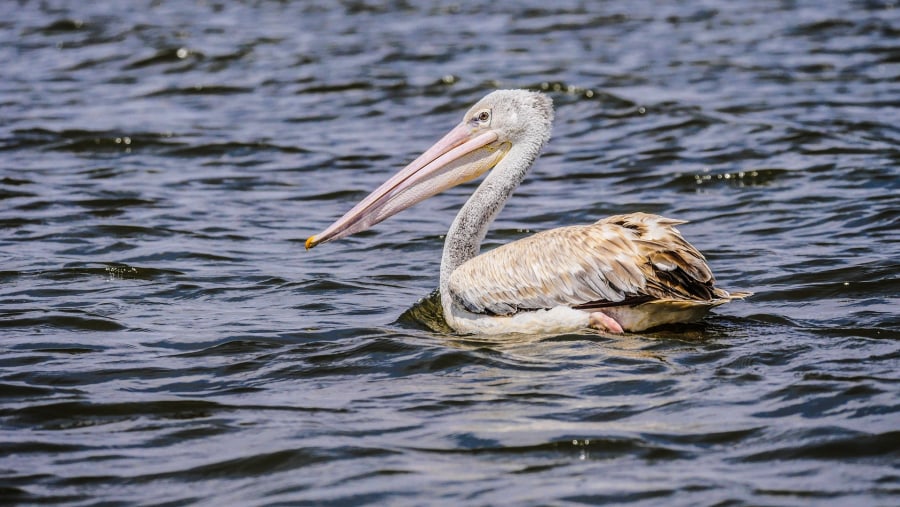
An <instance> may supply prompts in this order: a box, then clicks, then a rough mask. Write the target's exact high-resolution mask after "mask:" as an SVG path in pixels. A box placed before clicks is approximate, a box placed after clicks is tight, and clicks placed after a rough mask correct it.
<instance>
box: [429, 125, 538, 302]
mask: <svg viewBox="0 0 900 507" xmlns="http://www.w3.org/2000/svg"><path fill="white" fill-rule="evenodd" d="M541 144H543V143H534V144H531V143H527V144H523V145H519V146H513V147H512V148H510V150H509V153H507V154H506V156H505V157H503V160H501V161H500V163H498V164H497V166H496V167H494V168H493V169H492V170H491V172H490V173H489V174H488V176H487V177H486V178H485V179H484V181H482V182H481V185H478V188H477V189H476V190H475V192H474V193H473V194H472V196H471V197H469V200H468V201H466V203H465V204H464V205H463V207H462V209H460V210H459V213H458V214H457V215H456V218H455V219H454V220H453V224H451V225H450V230H448V231H447V238H446V239H445V240H444V253H443V256H442V258H441V285H440V291H441V294H442V295H443V294H447V289H448V287H449V285H450V274H451V273H453V271H454V270H455V269H456V268H458V267H459V265H460V264H462V263H464V262H466V261H467V260H469V259H471V258H473V257H475V256H476V255H478V253H479V251H480V250H481V242H482V241H483V240H484V236H485V234H487V231H488V228H489V227H490V225H491V223H492V222H493V221H494V218H496V217H497V214H499V213H500V210H502V209H503V206H504V205H505V204H506V201H507V200H508V199H509V197H510V196H511V195H512V193H513V191H514V190H515V189H516V187H518V186H519V184H520V183H522V179H524V178H525V174H526V173H527V172H528V169H529V168H530V167H531V164H532V163H534V160H535V158H537V155H538V153H539V152H540V148H541Z"/></svg>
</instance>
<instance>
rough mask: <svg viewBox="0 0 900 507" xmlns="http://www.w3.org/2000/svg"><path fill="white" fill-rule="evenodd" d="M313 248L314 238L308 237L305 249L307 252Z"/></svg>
mask: <svg viewBox="0 0 900 507" xmlns="http://www.w3.org/2000/svg"><path fill="white" fill-rule="evenodd" d="M314 246H316V237H315V236H310V237H309V239H307V240H306V249H307V250H309V249H310V248H312V247H314Z"/></svg>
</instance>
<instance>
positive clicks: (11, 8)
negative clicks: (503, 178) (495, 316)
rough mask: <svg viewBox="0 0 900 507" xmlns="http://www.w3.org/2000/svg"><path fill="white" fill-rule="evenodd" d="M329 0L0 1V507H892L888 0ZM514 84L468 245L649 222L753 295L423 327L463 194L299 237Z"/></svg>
mask: <svg viewBox="0 0 900 507" xmlns="http://www.w3.org/2000/svg"><path fill="white" fill-rule="evenodd" d="M314 4H318V2H317V3H313V2H308V3H306V2H291V3H287V2H284V3H273V2H259V3H256V2H229V3H216V2H175V1H153V2H131V3H129V4H127V6H125V5H122V6H113V5H112V4H106V3H104V2H96V3H92V2H65V1H58V2H21V3H15V4H13V3H7V4H6V9H7V15H6V16H4V17H3V20H2V21H0V37H2V41H0V42H2V44H0V62H2V71H0V72H2V76H3V78H2V79H0V117H2V119H0V152H2V155H0V164H2V166H0V202H2V206H0V280H2V284H0V329H2V334H0V337H2V340H0V365H2V366H0V400H2V401H0V498H2V499H3V503H20V504H67V505H100V504H103V505H126V504H137V505H141V504H144V505H147V504H168V505H189V504H200V505H276V504H290V505H298V504H326V505H358V504H376V505H385V504H390V505H422V504H444V505H547V504H551V505H582V504H603V503H615V504H634V505H660V504H666V505H896V504H897V503H898V497H900V470H898V468H897V463H898V455H900V451H898V449H900V415H898V407H900V403H898V401H900V400H898V385H900V375H898V373H897V371H898V365H900V341H898V338H900V332H898V329H900V317H898V311H897V308H898V301H900V282H898V274H900V241H898V240H900V232H898V231H900V227H898V225H900V197H898V196H900V192H898V189H900V171H898V165H900V147H898V143H900V128H898V125H900V89H898V82H900V44H898V41H900V37H898V35H900V9H898V6H897V4H896V3H895V2H878V1H860V2H812V1H810V2H806V1H798V2H772V1H770V2H752V3H749V2H699V3H678V4H675V5H659V4H658V3H657V2H652V1H637V2H633V1H629V2H602V3H597V4H594V3H586V2H585V3H582V2H561V3H559V2H556V3H547V2H537V1H529V2H519V3H518V5H517V6H511V5H502V6H501V5H499V4H490V5H487V6H479V5H477V4H476V3H466V2H463V3H457V4H452V5H441V4H439V3H438V2H433V3H426V2H412V3H401V2H398V3H390V2H349V1H348V2H340V3H338V2H333V3H331V4H327V5H314ZM498 87H508V88H531V89H542V90H545V91H546V92H547V93H549V94H550V95H551V96H552V97H553V99H554V101H555V103H556V106H557V121H556V125H555V128H554V137H553V139H552V140H551V143H550V145H549V146H548V147H547V149H546V151H545V153H544V156H543V157H542V158H541V159H540V160H539V161H538V163H537V165H536V167H535V168H534V170H533V171H532V173H531V175H530V177H529V178H528V179H527V180H526V182H525V183H524V185H523V186H522V187H521V189H520V190H519V191H518V193H517V194H516V196H515V197H514V198H513V199H512V200H511V201H510V203H509V205H508V206H507V208H506V209H505V210H504V212H503V214H502V215H501V216H500V218H499V220H498V221H497V223H496V224H495V226H494V228H493V230H492V232H491V233H490V234H489V235H488V239H487V247H492V246H496V245H498V244H502V243H504V242H507V241H511V240H514V239H516V238H519V237H522V236H523V235H525V234H528V233H530V232H533V231H537V230H542V229H546V228H551V227H556V226H561V225H566V224H573V223H585V222H590V221H593V220H596V219H597V218H599V217H602V216H606V215H610V214H616V213H624V212H631V211H638V210H642V211H648V212H654V213H660V214H664V215H667V216H672V217H678V218H682V219H687V220H690V221H691V222H690V223H689V224H687V225H684V226H682V227H681V230H682V232H683V233H684V234H685V235H686V236H687V237H688V238H689V239H690V240H691V241H692V242H693V243H694V244H696V245H697V246H698V247H699V248H701V249H702V250H703V251H704V252H706V253H707V254H708V258H709V260H710V263H711V264H712V266H713V268H714V270H715V272H716V274H717V277H718V279H719V281H720V283H721V285H722V286H724V287H728V288H732V289H736V290H750V291H754V292H755V293H756V295H755V296H754V297H753V298H751V299H750V300H748V301H745V302H738V303H733V304H730V305H727V306H725V307H722V308H720V309H718V310H717V311H716V312H715V313H714V314H713V315H711V316H710V317H709V318H708V319H706V320H705V321H704V322H703V323H701V324H697V325H690V326H681V327H676V328H669V329H662V330H658V331H654V332H649V333H642V334H635V335H627V336H625V337H620V338H612V337H605V336H599V335H595V334H591V333H583V334H567V335H560V336H534V337H523V336H501V337H498V338H495V339H483V338H478V337H472V336H453V335H450V334H447V333H446V332H441V329H442V328H441V323H440V321H439V320H438V318H437V316H435V314H434V301H433V299H427V296H428V295H429V294H430V293H431V292H432V291H433V290H434V288H435V287H436V285H437V272H438V265H439V260H440V249H441V244H442V234H443V233H444V231H446V228H447V226H448V225H449V223H450V220H451V218H452V216H453V214H454V212H455V210H456V209H457V208H458V206H459V205H460V204H461V202H462V201H463V200H464V199H465V197H466V195H467V194H468V193H469V192H470V191H471V188H472V187H471V186H467V187H463V188H456V189H454V190H452V191H450V192H448V193H447V194H446V195H443V196H441V197H439V198H435V199H432V200H430V201H428V202H425V203H423V204H422V205H420V206H419V207H418V208H417V209H416V210H415V211H411V212H407V213H404V214H402V215H399V216H397V217H395V218H393V219H392V220H390V221H388V222H385V223H383V224H381V225H380V226H378V227H377V228H376V229H374V230H372V231H370V232H367V233H365V234H360V235H359V236H356V237H353V238H348V239H346V240H343V241H341V242H336V243H332V244H328V245H323V246H321V247H319V248H316V249H315V250H313V251H310V252H304V249H303V240H305V238H306V237H307V236H308V235H310V234H312V233H315V232H317V231H319V230H321V229H322V228H323V227H324V226H326V225H327V224H329V223H330V222H331V221H333V220H334V219H335V218H337V217H338V216H340V215H341V214H342V213H343V212H344V211H346V210H347V209H348V208H349V207H350V206H351V205H352V204H354V203H355V202H356V201H357V200H358V199H359V198H361V197H362V196H363V195H365V193H367V192H368V191H369V190H371V189H372V188H374V187H375V186H376V185H377V184H379V183H380V182H381V181H383V180H384V179H385V178H386V177H387V176H388V175H389V174H390V173H392V172H393V171H394V170H396V169H397V168H399V167H401V166H402V165H404V164H405V163H406V162H408V161H409V160H410V159H411V158H412V157H414V156H415V155H416V154H417V153H419V152H420V151H421V150H423V149H424V148H426V147H427V146H428V145H429V144H430V143H431V142H432V141H434V140H435V139H437V138H438V136H440V135H442V134H443V133H444V132H445V131H446V130H447V129H449V128H450V127H451V126H452V125H453V124H455V123H456V122H457V121H458V120H459V118H460V115H461V114H462V113H463V112H464V111H465V110H466V108H468V106H469V105H471V104H472V103H474V102H475V101H476V100H477V99H478V98H480V97H481V96H483V95H485V94H486V93H487V92H489V91H490V90H492V89H494V88H498ZM422 298H426V299H424V301H422V302H419V301H420V299H422Z"/></svg>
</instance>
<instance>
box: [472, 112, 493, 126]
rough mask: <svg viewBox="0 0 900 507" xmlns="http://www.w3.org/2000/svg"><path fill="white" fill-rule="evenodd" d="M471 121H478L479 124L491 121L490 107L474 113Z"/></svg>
mask: <svg viewBox="0 0 900 507" xmlns="http://www.w3.org/2000/svg"><path fill="white" fill-rule="evenodd" d="M472 120H473V123H478V124H481V125H487V124H489V123H490V122H491V111H490V109H482V110H481V111H478V112H477V113H475V116H474V117H473V118H472Z"/></svg>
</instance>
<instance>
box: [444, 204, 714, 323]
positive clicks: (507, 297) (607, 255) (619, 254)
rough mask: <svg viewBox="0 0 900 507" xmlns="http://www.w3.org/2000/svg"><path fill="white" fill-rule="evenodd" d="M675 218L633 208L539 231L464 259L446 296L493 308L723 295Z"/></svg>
mask: <svg viewBox="0 0 900 507" xmlns="http://www.w3.org/2000/svg"><path fill="white" fill-rule="evenodd" d="M681 223H684V222H683V221H680V220H672V219H668V218H664V217H661V216H658V215H650V214H646V213H632V214H628V215H617V216H613V217H609V218H606V219H603V220H600V221H598V222H596V223H594V224H591V225H584V226H572V227H561V228H559V229H552V230H549V231H544V232H540V233H537V234H535V235H533V236H530V237H527V238H524V239H521V240H519V241H515V242H513V243H509V244H507V245H503V246H501V247H499V248H496V249H494V250H491V251H490V252H486V253H484V254H482V255H479V256H477V257H475V258H473V259H470V260H469V261H467V262H465V263H463V264H462V265H461V266H460V267H459V268H457V269H456V270H455V271H454V272H453V273H452V274H451V276H450V286H449V289H450V296H451V297H452V298H453V299H454V301H456V302H457V303H459V304H460V305H462V306H463V307H464V308H466V309H467V310H469V311H471V312H475V313H489V314H494V315H510V314H513V313H516V312H518V311H523V310H536V309H541V308H553V307H555V306H559V305H568V306H572V307H575V308H584V309H588V308H600V307H609V306H614V305H626V304H637V303H642V302H647V301H652V300H657V299H675V300H685V301H710V300H714V299H717V298H721V297H727V296H728V293H727V292H725V291H722V290H721V289H717V288H715V287H714V284H715V280H714V278H713V275H712V272H711V271H710V269H709V266H708V265H707V264H706V260H705V259H704V257H703V255H702V254H701V253H700V252H699V251H697V249H696V248H694V247H693V246H692V245H691V244H690V243H688V242H687V241H685V240H684V238H683V237H682V236H681V233H679V232H678V230H677V229H675V226H676V225H678V224H681Z"/></svg>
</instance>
